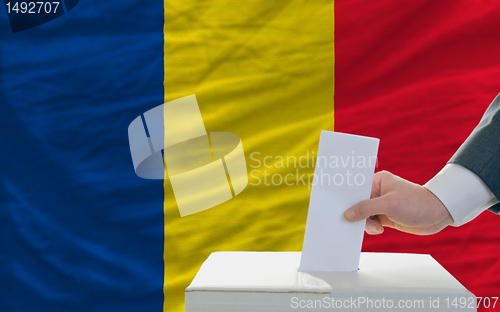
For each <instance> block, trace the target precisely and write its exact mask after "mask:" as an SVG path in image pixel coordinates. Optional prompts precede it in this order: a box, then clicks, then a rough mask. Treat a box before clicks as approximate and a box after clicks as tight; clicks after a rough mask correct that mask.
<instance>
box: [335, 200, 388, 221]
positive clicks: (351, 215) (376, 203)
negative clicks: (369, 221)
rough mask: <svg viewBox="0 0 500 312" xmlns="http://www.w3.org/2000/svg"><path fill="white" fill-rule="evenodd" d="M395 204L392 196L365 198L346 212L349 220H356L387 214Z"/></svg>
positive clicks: (345, 216)
mask: <svg viewBox="0 0 500 312" xmlns="http://www.w3.org/2000/svg"><path fill="white" fill-rule="evenodd" d="M392 206H393V204H392V203H391V197H390V196H382V197H377V198H372V199H367V200H363V201H362V202H359V203H358V204H356V205H354V206H352V207H351V208H349V209H347V210H346V211H345V212H344V218H345V219H346V220H347V221H350V222H355V221H361V220H363V219H366V218H368V217H370V216H375V215H379V214H383V215H387V214H388V213H389V212H390V210H391V207H392Z"/></svg>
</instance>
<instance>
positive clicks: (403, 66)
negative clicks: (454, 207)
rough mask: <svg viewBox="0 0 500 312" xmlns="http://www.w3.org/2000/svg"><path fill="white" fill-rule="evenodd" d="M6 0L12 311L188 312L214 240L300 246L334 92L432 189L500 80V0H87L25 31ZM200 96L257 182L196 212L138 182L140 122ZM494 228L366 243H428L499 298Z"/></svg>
mask: <svg viewBox="0 0 500 312" xmlns="http://www.w3.org/2000/svg"><path fill="white" fill-rule="evenodd" d="M2 11H3V9H0V105H1V106H0V107H1V109H2V114H0V128H1V130H2V134H1V135H0V144H1V153H0V222H1V226H0V233H1V236H0V237H1V239H0V272H1V273H0V274H1V275H0V310H1V311H22V312H31V311H41V312H43V311H51V312H52V311H162V310H163V311H183V305H184V289H185V287H187V285H189V283H190V281H191V279H192V278H193V277H194V275H195V274H196V272H197V270H198V269H199V267H200V265H201V264H202V262H203V261H204V260H205V259H206V257H208V255H209V254H210V253H211V252H213V251H222V250H257V251H259V250H266V251H285V250H291V251H298V250H301V247H302V240H303V234H304V229H305V222H306V215H307V206H308V197H309V187H308V175H309V174H311V173H312V172H313V167H314V158H315V152H316V150H317V144H318V139H319V132H320V130H325V129H326V130H332V129H333V113H334V109H333V108H334V104H335V130H336V131H340V132H348V133H353V134H361V135H368V136H373V137H379V138H380V139H381V143H380V151H379V167H378V169H377V170H382V169H386V170H390V171H392V172H393V173H395V174H398V175H400V176H402V177H404V178H407V179H409V180H411V181H413V182H416V183H425V182H426V181H427V180H428V179H429V178H431V177H432V176H433V175H434V174H435V173H436V172H438V171H439V170H440V169H441V168H442V166H444V164H445V163H446V161H447V160H448V159H449V158H450V157H451V155H452V154H453V153H454V151H455V150H456V149H457V148H458V146H459V145H460V143H461V142H462V141H463V140H465V138H466V137H467V135H468V134H469V133H470V131H471V130H472V129H473V128H474V126H475V125H476V124H477V122H478V121H479V119H480V117H481V115H482V113H483V112H484V110H485V109H486V107H487V106H488V104H489V103H490V102H491V100H492V99H493V97H494V96H495V95H496V94H497V93H499V92H500V82H499V80H498V76H499V75H498V74H499V70H500V57H499V56H498V55H499V54H498V52H497V51H496V46H497V44H496V42H497V40H498V38H500V28H499V27H498V25H497V22H496V21H497V20H498V19H497V17H498V15H499V14H500V4H497V3H496V2H494V1H480V2H478V1H472V0H461V1H424V0H418V1H406V2H404V5H403V4H402V2H400V1H388V0H383V1H376V2H374V1H364V0H363V1H361V0H354V1H336V2H335V10H334V3H333V1H314V2H311V1H299V0H291V1H286V2H269V1H262V0H251V1H246V2H236V1H229V0H216V1H210V2H203V1H194V0H188V1H180V0H164V1H132V0H120V1H114V0H113V1H104V2H103V1H95V0H86V1H80V2H79V3H78V4H77V5H76V6H75V7H74V8H73V9H72V10H71V11H70V12H67V13H66V14H64V15H63V16H61V17H58V18H56V19H54V20H52V21H50V22H48V23H45V24H42V25H40V26H37V27H34V28H31V29H27V30H24V31H20V32H17V33H12V31H11V28H10V25H9V21H8V18H7V13H6V12H5V11H4V12H2ZM334 12H335V13H334ZM334 20H335V21H334ZM334 29H335V32H334ZM334 34H335V36H334ZM334 61H335V62H334ZM334 65H335V66H334ZM334 90H335V97H334ZM189 94H196V96H197V98H198V103H199V106H200V110H201V114H202V117H203V121H204V124H205V127H206V130H207V131H209V132H210V131H223V132H232V133H235V134H237V135H238V136H240V138H241V140H242V144H243V149H244V151H245V155H246V161H247V169H248V174H249V184H248V186H247V187H246V189H245V190H244V191H243V192H242V193H241V194H239V195H238V196H236V197H235V198H233V199H231V200H229V201H227V202H225V203H223V204H221V205H219V206H217V207H214V208H211V209H209V210H206V211H203V212H200V213H197V214H194V215H191V216H187V217H184V218H181V217H180V215H179V212H178V209H177V206H176V203H175V198H174V195H173V192H172V189H171V186H170V182H169V181H168V180H165V181H164V183H162V181H159V180H145V179H141V178H139V177H137V176H136V175H135V173H134V170H133V166H132V160H131V157H130V151H129V146H128V139H127V127H128V125H129V123H130V122H131V121H132V120H133V119H134V118H136V117H137V116H139V115H140V114H141V113H143V112H145V111H147V110H149V109H151V108H153V107H156V106H157V105H159V104H161V103H163V102H164V101H170V100H173V99H176V98H179V97H182V96H186V95H189ZM334 102H335V103H334ZM293 159H295V160H296V161H297V162H296V163H294V162H293ZM285 177H288V178H287V179H286V180H285V179H284V178H285ZM286 183H288V184H289V185H287V184H286ZM497 222H500V219H499V218H498V217H496V216H495V215H494V214H492V213H490V212H485V213H483V214H482V215H481V216H479V217H478V218H477V219H476V220H474V221H472V222H471V223H469V224H467V225H465V226H463V227H460V228H447V229H445V230H444V231H443V232H441V233H438V234H436V235H432V236H428V237H418V236H412V235H409V234H403V233H398V232H396V231H392V230H390V229H389V230H386V232H385V233H384V234H382V235H379V236H373V237H372V236H368V235H365V242H364V246H363V249H364V251H391V252H410V253H426V254H431V255H432V256H433V257H434V258H436V259H437V260H438V261H439V262H440V263H441V264H442V265H443V266H444V267H445V268H446V269H447V270H448V271H450V273H452V274H453V275H454V276H455V277H456V278H457V279H458V280H459V281H460V282H461V283H462V284H463V285H464V286H465V287H467V288H468V289H469V290H471V291H472V292H473V293H474V294H475V295H476V296H481V297H486V296H489V297H495V296H497V297H498V296H499V290H500V278H499V277H498V276H499V273H500V272H499V271H500V266H499V264H498V261H497V259H498V257H499V256H500V251H499V250H498V243H497V239H496V237H497V236H498V234H500V233H499V230H498V226H496V224H497ZM499 304H500V303H499ZM497 308H498V306H497ZM486 310H488V309H484V308H480V309H479V311H486Z"/></svg>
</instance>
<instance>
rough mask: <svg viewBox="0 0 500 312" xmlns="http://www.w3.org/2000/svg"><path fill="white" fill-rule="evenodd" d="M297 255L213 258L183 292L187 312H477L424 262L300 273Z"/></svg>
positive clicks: (383, 257) (372, 262)
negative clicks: (395, 311) (348, 270)
mask: <svg viewBox="0 0 500 312" xmlns="http://www.w3.org/2000/svg"><path fill="white" fill-rule="evenodd" d="M300 258H301V253H300V252H215V253H212V254H211V255H210V257H209V258H208V259H207V260H206V261H205V263H204V264H203V265H202V267H201V268H200V270H199V272H198V274H197V275H196V277H195V278H194V279H193V281H192V283H191V285H189V287H188V288H187V289H186V309H185V311H186V312H224V311H228V312H229V311H230V312H257V311H258V312H282V311H301V310H302V311H329V310H334V311H391V310H399V311H436V312H437V311H476V297H475V296H474V295H473V294H472V293H471V292H470V291H468V290H467V289H465V287H464V286H462V285H461V284H460V283H459V282H458V281H457V280H456V279H455V278H454V277H453V276H452V275H451V274H450V273H448V272H447V271H446V270H445V269H444V268H443V267H442V266H441V265H440V264H439V263H438V262H437V261H436V260H434V259H433V258H432V257H431V256H430V255H421V254H400V253H361V258H360V263H359V270H358V271H357V272H308V273H305V272H299V270H298V268H299V264H300Z"/></svg>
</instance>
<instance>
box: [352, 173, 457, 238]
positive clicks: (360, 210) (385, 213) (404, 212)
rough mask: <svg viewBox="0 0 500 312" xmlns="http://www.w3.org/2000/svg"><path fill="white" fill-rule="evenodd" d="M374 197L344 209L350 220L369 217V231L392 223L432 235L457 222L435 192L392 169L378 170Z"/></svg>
mask: <svg viewBox="0 0 500 312" xmlns="http://www.w3.org/2000/svg"><path fill="white" fill-rule="evenodd" d="M370 198H371V199H368V200H364V201H362V202H360V203H358V204H356V205H354V206H352V207H351V208H349V209H347V210H346V211H345V212H344V218H345V219H346V220H347V221H351V222H354V221H360V220H363V219H367V218H368V220H367V221H366V228H365V230H366V232H367V233H368V234H380V233H382V232H384V226H388V227H391V228H394V229H397V230H400V231H403V232H407V233H412V234H418V235H429V234H434V233H437V232H439V231H441V230H442V229H444V228H445V227H447V226H448V225H450V224H452V223H453V219H452V217H451V215H450V213H449V212H448V210H447V209H446V207H445V206H444V205H443V203H441V201H440V200H439V199H438V198H437V197H436V196H435V195H434V194H432V193H431V192H430V191H429V190H427V189H426V188H425V187H423V186H420V185H418V184H415V183H411V182H409V181H407V180H405V179H402V178H400V177H398V176H396V175H394V174H392V173H390V172H388V171H380V172H377V173H376V174H375V176H374V178H373V184H372V194H371V196H370Z"/></svg>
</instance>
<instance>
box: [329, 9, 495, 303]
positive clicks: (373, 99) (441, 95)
mask: <svg viewBox="0 0 500 312" xmlns="http://www.w3.org/2000/svg"><path fill="white" fill-rule="evenodd" d="M499 14H500V3H498V2H494V1H466V0H463V1H406V2H405V5H401V2H399V1H388V0H387V1H372V2H370V1H337V2H335V52H336V53H335V130H336V131H340V132H349V133H354V134H361V135H370V136H375V137H378V138H380V149H379V166H378V168H377V169H378V170H389V171H391V172H393V173H394V174H397V175H399V176H401V177H404V178H406V179H408V180H410V181H413V182H415V183H419V184H424V183H426V182H427V181H428V180H429V179H430V178H432V177H433V176H434V174H436V173H437V172H438V171H439V170H441V168H442V167H443V166H444V165H445V164H446V162H447V161H448V159H449V158H450V157H451V156H452V155H453V154H454V152H455V151H456V150H457V149H458V147H459V146H460V144H461V143H462V142H463V141H464V140H465V139H466V138H467V136H468V135H469V134H470V132H471V131H472V129H474V127H475V126H476V125H477V123H478V122H479V120H480V118H481V116H482V114H483V113H484V111H485V110H486V108H487V107H488V105H489V104H490V103H491V101H492V100H493V98H494V97H495V96H496V95H497V94H498V93H500V78H499V77H500V54H499V53H498V51H497V49H498V48H497V47H498V44H497V43H498V39H499V38H500V27H498V25H497V24H498V23H497V17H498V15H499ZM498 222H500V219H499V217H498V216H496V215H495V214H493V213H491V212H484V213H483V214H481V215H480V216H479V217H478V218H476V219H474V220H473V221H471V222H470V223H468V224H466V225H464V226H461V227H459V228H453V227H449V228H446V229H445V230H443V231H442V232H440V233H438V234H436V235H432V236H426V237H419V236H413V235H408V234H403V233H399V232H397V231H394V230H391V229H388V230H386V231H385V233H384V234H383V235H381V236H373V237H372V236H369V235H365V241H364V245H363V250H364V251H393V252H410V253H427V254H430V255H432V256H433V257H434V258H435V259H436V260H438V261H439V262H440V263H441V264H442V265H443V266H444V267H445V268H446V269H447V270H448V271H449V272H450V273H451V274H453V275H454V276H455V277H456V278H457V279H458V280H459V281H460V282H461V283H462V284H463V285H464V286H465V287H466V288H467V289H469V290H470V291H472V292H473V293H474V294H475V295H476V296H478V297H498V294H499V291H500V279H499V278H498V276H499V273H500V263H499V261H498V259H499V257H500V248H499V243H498V240H497V237H498V235H500V230H499V227H498V224H499V223H498ZM496 308H497V309H498V305H497V307H496ZM490 309H491V307H490ZM482 310H487V309H484V307H480V309H479V311H482Z"/></svg>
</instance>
